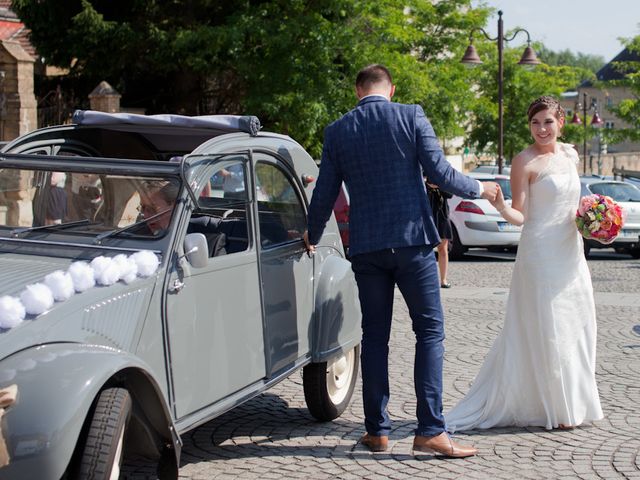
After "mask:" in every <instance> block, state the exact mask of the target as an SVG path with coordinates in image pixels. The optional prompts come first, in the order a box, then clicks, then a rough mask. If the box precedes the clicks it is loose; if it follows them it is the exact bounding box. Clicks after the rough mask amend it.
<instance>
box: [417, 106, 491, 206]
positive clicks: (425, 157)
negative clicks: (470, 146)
mask: <svg viewBox="0 0 640 480" xmlns="http://www.w3.org/2000/svg"><path fill="white" fill-rule="evenodd" d="M415 107H416V108H415V116H414V121H415V130H416V146H417V155H418V161H419V162H420V165H421V166H422V170H423V171H424V172H425V174H426V175H427V177H429V181H430V182H432V183H435V184H436V185H438V186H439V187H440V188H441V189H442V190H446V191H447V192H449V193H452V194H454V195H458V196H460V197H463V198H478V197H479V196H480V186H479V184H478V181H477V180H475V179H472V178H470V177H467V176H466V175H463V174H462V173H460V172H458V171H457V170H456V169H455V168H453V167H452V166H451V164H450V163H449V162H448V160H447V159H446V158H445V156H444V152H443V151H442V148H440V143H439V142H438V138H437V137H436V134H435V132H434V130H433V127H432V126H431V123H430V122H429V120H428V119H427V117H426V115H425V114H424V110H422V107H421V106H420V105H415Z"/></svg>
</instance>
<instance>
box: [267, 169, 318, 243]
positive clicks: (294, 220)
mask: <svg viewBox="0 0 640 480" xmlns="http://www.w3.org/2000/svg"><path fill="white" fill-rule="evenodd" d="M256 189H257V193H256V195H257V200H258V218H259V223H260V243H261V245H262V246H263V247H272V246H276V245H281V244H283V243H287V242H291V241H295V240H301V239H302V235H303V233H304V230H305V228H306V223H307V221H306V216H305V213H304V212H305V211H304V207H303V204H302V202H301V201H300V198H299V196H298V193H297V190H296V187H295V184H294V183H293V181H292V180H291V178H290V177H289V175H288V174H287V173H286V172H285V171H284V170H283V169H281V168H280V167H278V166H276V165H275V164H272V163H267V162H258V163H257V164H256Z"/></svg>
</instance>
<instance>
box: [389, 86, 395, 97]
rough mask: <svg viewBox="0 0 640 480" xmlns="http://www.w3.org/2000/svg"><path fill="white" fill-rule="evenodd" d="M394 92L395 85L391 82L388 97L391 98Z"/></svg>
mask: <svg viewBox="0 0 640 480" xmlns="http://www.w3.org/2000/svg"><path fill="white" fill-rule="evenodd" d="M395 93H396V86H395V85H393V84H391V90H390V91H389V98H393V95H394V94H395Z"/></svg>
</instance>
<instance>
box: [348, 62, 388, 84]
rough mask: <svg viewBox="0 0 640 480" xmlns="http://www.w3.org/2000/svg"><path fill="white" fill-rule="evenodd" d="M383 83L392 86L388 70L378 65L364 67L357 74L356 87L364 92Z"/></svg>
mask: <svg viewBox="0 0 640 480" xmlns="http://www.w3.org/2000/svg"><path fill="white" fill-rule="evenodd" d="M384 82H386V83H388V84H389V85H392V84H393V81H392V80H391V73H390V72H389V69H388V68H387V67H385V66H384V65H380V64H379V63H375V64H373V65H368V66H366V67H364V68H363V69H362V70H360V71H359V72H358V75H357V76H356V87H359V88H361V89H364V90H368V89H369V88H371V87H372V86H373V85H377V84H380V83H384Z"/></svg>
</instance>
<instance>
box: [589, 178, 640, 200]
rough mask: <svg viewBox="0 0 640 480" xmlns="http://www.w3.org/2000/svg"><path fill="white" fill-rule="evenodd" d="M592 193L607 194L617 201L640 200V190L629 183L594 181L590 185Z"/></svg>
mask: <svg viewBox="0 0 640 480" xmlns="http://www.w3.org/2000/svg"><path fill="white" fill-rule="evenodd" d="M589 190H591V192H592V193H597V194H600V195H606V196H608V197H611V198H613V199H614V200H615V201H616V202H640V190H639V189H637V188H636V187H634V186H633V185H630V184H627V183H623V182H620V183H613V182H611V183H606V182H602V183H592V184H591V185H589Z"/></svg>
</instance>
